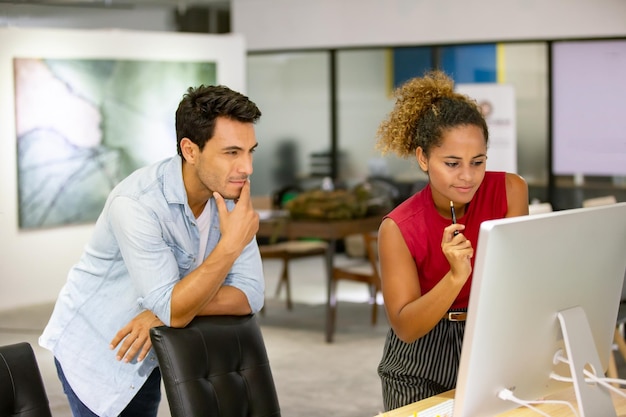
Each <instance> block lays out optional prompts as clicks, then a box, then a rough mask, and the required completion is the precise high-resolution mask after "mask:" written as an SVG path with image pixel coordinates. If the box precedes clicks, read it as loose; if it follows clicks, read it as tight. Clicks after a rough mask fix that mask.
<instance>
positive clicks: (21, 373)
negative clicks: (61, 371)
mask: <svg viewBox="0 0 626 417" xmlns="http://www.w3.org/2000/svg"><path fill="white" fill-rule="evenodd" d="M12 416H20V417H52V413H51V412H50V405H49V402H48V396H47V395H46V390H45V387H44V385H43V380H42V378H41V372H40V371H39V366H38V365H37V359H36V358H35V353H34V352H33V348H32V346H31V345H30V344H29V343H27V342H21V343H16V344H12V345H5V346H0V417H12Z"/></svg>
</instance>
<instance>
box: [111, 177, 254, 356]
mask: <svg viewBox="0 0 626 417" xmlns="http://www.w3.org/2000/svg"><path fill="white" fill-rule="evenodd" d="M214 197H215V200H216V205H217V208H218V212H219V219H220V232H221V239H220V241H219V242H218V244H217V245H216V247H215V248H214V250H213V251H212V252H211V253H210V254H209V256H208V257H207V258H206V259H205V260H204V262H203V263H202V264H201V265H200V266H199V267H198V268H196V269H195V270H193V271H192V272H190V273H189V274H188V275H187V276H185V277H184V278H183V279H181V280H180V281H179V282H177V283H176V284H175V285H174V288H173V291H172V296H171V313H170V326H171V327H184V326H186V325H187V324H188V323H189V322H190V321H191V320H192V319H193V318H194V317H195V316H197V315H208V314H248V313H250V312H251V311H252V310H251V307H250V305H249V303H248V298H247V297H246V295H245V294H244V293H243V292H242V291H241V290H239V289H238V288H235V287H232V286H228V285H226V286H225V285H223V284H224V280H225V278H226V276H227V274H228V272H229V271H230V269H231V268H232V266H233V264H234V263H235V261H236V260H237V258H238V257H239V256H240V255H241V253H242V252H243V250H244V248H245V247H246V246H247V245H248V244H249V243H250V242H251V241H252V239H253V238H254V235H255V234H256V232H257V231H258V227H259V216H258V213H257V212H256V211H255V210H254V209H253V207H252V203H251V201H250V183H249V182H247V183H246V184H245V185H244V187H243V188H242V192H241V196H240V199H239V200H238V202H237V203H236V205H235V207H234V209H233V210H232V211H230V212H229V211H228V210H227V208H226V203H225V201H224V199H223V198H222V197H221V196H220V195H219V194H217V193H216V194H215V196H214ZM155 318H156V316H154V314H153V313H152V312H150V311H144V312H142V313H140V314H139V315H137V316H136V317H135V318H133V319H132V320H131V321H130V322H129V323H128V324H127V325H126V326H124V327H123V328H122V329H120V331H119V332H118V333H117V334H116V335H115V337H114V338H113V339H112V340H111V348H112V349H115V348H116V347H117V346H118V345H119V343H120V342H121V341H122V340H123V341H124V342H123V343H122V344H121V345H120V348H119V350H118V353H117V357H118V359H119V360H122V359H123V360H125V361H129V360H131V359H132V358H133V357H135V356H136V355H137V354H139V356H138V357H137V359H138V360H142V359H144V358H145V355H147V353H148V351H149V350H150V348H151V347H152V344H151V341H150V337H149V330H150V328H151V327H154V326H157V325H162V324H163V322H162V321H161V320H159V319H158V318H156V320H155Z"/></svg>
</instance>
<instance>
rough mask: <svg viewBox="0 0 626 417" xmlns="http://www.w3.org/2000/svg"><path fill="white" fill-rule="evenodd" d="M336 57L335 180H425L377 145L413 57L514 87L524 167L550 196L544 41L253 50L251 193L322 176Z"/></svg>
mask: <svg viewBox="0 0 626 417" xmlns="http://www.w3.org/2000/svg"><path fill="white" fill-rule="evenodd" d="M412 50H414V51H416V53H412V52H411V51H412ZM332 53H335V54H336V56H335V58H336V61H335V62H336V65H335V68H336V73H335V74H334V76H335V79H336V91H335V96H336V103H335V108H336V112H337V114H336V120H337V137H336V138H335V139H336V142H337V149H338V153H337V155H336V158H337V160H338V167H339V170H338V178H337V180H338V181H340V182H341V183H343V184H346V185H348V186H351V185H354V184H356V183H358V182H361V181H363V180H365V179H366V178H368V177H371V176H377V177H379V176H383V177H390V178H392V179H393V180H394V181H397V182H398V183H400V184H402V185H404V190H405V192H412V191H414V190H413V188H414V187H412V184H423V182H424V181H426V180H427V178H426V176H425V174H423V173H422V172H421V171H420V169H419V167H418V166H417V163H416V162H415V161H414V160H413V159H409V160H403V159H399V158H397V157H396V156H395V155H388V156H385V157H382V156H381V155H380V153H379V152H378V150H376V149H375V142H376V131H377V129H378V125H379V123H380V122H381V121H382V120H383V118H384V117H385V116H386V114H387V113H388V112H389V111H390V110H391V109H392V107H393V97H392V95H391V92H392V88H393V85H394V83H395V82H396V81H397V80H395V78H397V77H398V74H401V75H402V74H403V75H402V76H404V78H405V79H406V78H409V77H410V73H411V70H412V69H411V68H410V65H411V61H410V60H411V59H413V58H414V57H416V56H417V57H418V58H419V57H421V58H420V59H418V60H417V61H416V66H415V68H414V71H415V72H414V73H413V74H414V75H413V76H415V75H421V74H423V72H424V69H425V68H424V65H426V64H425V63H430V64H432V66H435V67H440V68H443V69H444V70H446V71H448V72H450V71H451V72H452V73H455V74H459V76H462V77H463V82H472V81H473V82H494V80H497V82H499V83H509V84H511V85H513V86H514V88H515V100H516V119H517V120H516V126H517V132H516V133H517V155H518V164H517V166H518V173H519V174H520V175H522V176H523V177H524V178H526V180H527V181H528V182H529V184H530V185H531V197H535V198H538V199H540V200H544V201H545V200H547V199H548V197H547V183H548V159H547V158H548V116H549V115H548V52H547V44H546V43H545V42H530V43H508V44H507V43H503V44H486V45H461V46H440V47H419V48H363V49H344V50H338V51H335V52H331V51H314V52H298V53H258V54H252V55H249V57H248V93H249V95H250V97H251V98H252V99H253V100H254V101H255V102H256V103H257V104H258V105H259V107H260V108H261V111H262V112H263V116H262V118H261V122H260V124H259V125H258V127H257V135H258V138H259V139H258V140H259V144H260V146H259V149H258V151H257V154H256V156H255V172H254V175H253V194H268V193H271V192H272V191H274V190H277V189H279V188H281V187H283V186H285V185H289V184H290V183H294V182H297V183H300V184H302V183H303V182H304V183H305V184H311V183H313V184H315V181H316V180H317V181H319V177H320V175H319V170H320V167H319V166H314V165H313V164H314V163H315V161H316V160H317V161H321V163H322V164H323V161H324V159H323V158H321V159H320V158H315V156H316V155H319V154H323V155H322V156H324V155H325V153H327V152H329V150H330V149H331V146H330V144H331V141H332V139H333V138H332V137H331V135H332V133H331V114H330V112H331V106H330V100H331V97H332V96H333V95H332V94H331V91H330V90H331V88H332V85H331V75H330V74H329V72H330V69H331V65H330V59H331V54H332ZM394 60H395V61H398V62H401V63H402V71H400V72H399V71H398V68H397V67H396V68H394V65H393V63H394ZM400 60H401V61H400ZM397 65H398V64H396V66H397ZM407 74H409V75H407ZM472 74H473V75H472ZM468 77H469V78H468ZM471 77H474V78H471ZM321 169H322V171H323V169H324V167H322V168H321ZM316 174H317V175H316Z"/></svg>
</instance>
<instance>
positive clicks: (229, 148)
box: [222, 142, 259, 151]
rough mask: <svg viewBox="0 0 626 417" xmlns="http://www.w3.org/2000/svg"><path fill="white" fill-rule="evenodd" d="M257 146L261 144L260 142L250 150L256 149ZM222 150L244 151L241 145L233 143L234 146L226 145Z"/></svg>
mask: <svg viewBox="0 0 626 417" xmlns="http://www.w3.org/2000/svg"><path fill="white" fill-rule="evenodd" d="M257 146H259V143H258V142H257V143H256V144H255V145H254V146H253V147H252V148H250V150H251V151H252V150H254V149H256V148H257ZM222 150H224V151H242V150H243V148H242V147H241V146H236V145H233V146H226V147H224V148H222Z"/></svg>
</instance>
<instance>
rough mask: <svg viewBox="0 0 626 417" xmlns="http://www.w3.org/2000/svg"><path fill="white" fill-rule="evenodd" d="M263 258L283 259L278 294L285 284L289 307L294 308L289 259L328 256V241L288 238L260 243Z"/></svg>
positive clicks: (277, 287) (277, 288) (277, 294)
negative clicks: (283, 240)
mask: <svg viewBox="0 0 626 417" xmlns="http://www.w3.org/2000/svg"><path fill="white" fill-rule="evenodd" d="M259 250H260V251H261V258H262V259H280V260H281V261H282V271H281V273H280V278H279V280H278V285H277V286H276V296H277V297H278V296H279V295H280V291H281V289H282V287H283V285H284V286H285V293H286V294H285V295H286V299H287V309H289V310H291V309H292V308H293V303H292V301H291V284H290V279H289V261H291V260H292V259H299V258H306V257H310V256H324V257H325V256H326V252H327V250H328V243H327V242H325V241H318V240H311V241H309V240H288V241H285V242H278V243H270V244H267V245H259Z"/></svg>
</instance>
